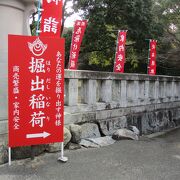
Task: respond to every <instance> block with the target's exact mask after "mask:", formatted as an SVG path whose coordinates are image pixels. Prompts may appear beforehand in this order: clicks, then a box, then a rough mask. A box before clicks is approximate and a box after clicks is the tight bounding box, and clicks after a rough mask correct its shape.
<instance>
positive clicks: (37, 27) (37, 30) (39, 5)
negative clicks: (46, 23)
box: [36, 0, 41, 36]
mask: <svg viewBox="0 0 180 180" xmlns="http://www.w3.org/2000/svg"><path fill="white" fill-rule="evenodd" d="M40 7H41V1H40V0H39V2H38V21H37V26H36V36H38V35H39V21H40Z"/></svg>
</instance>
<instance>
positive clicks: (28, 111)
mask: <svg viewBox="0 0 180 180" xmlns="http://www.w3.org/2000/svg"><path fill="white" fill-rule="evenodd" d="M8 45H9V50H8V53H9V58H8V59H9V62H8V69H9V73H8V76H9V78H8V84H9V87H8V88H9V90H8V91H9V95H8V96H9V146H10V147H16V146H27V145H35V144H46V143H54V142H63V123H64V119H63V118H64V115H63V114H64V113H63V112H64V109H63V108H64V39H60V38H44V37H43V38H42V37H40V38H39V37H30V36H15V35H9V44H8Z"/></svg>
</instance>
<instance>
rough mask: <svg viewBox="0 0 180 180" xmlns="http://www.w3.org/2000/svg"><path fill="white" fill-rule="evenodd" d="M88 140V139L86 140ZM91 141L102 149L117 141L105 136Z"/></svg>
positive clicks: (90, 139)
mask: <svg viewBox="0 0 180 180" xmlns="http://www.w3.org/2000/svg"><path fill="white" fill-rule="evenodd" d="M86 140H87V139H86ZM88 140H89V141H91V142H93V143H95V144H98V145H99V146H100V147H103V146H108V145H111V144H114V143H115V142H116V141H115V140H114V139H112V137H111V136H104V137H99V138H88Z"/></svg>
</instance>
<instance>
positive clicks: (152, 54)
mask: <svg viewBox="0 0 180 180" xmlns="http://www.w3.org/2000/svg"><path fill="white" fill-rule="evenodd" d="M149 43H150V49H149V66H148V68H149V69H148V74H149V75H156V45H157V41H156V40H150V42H149Z"/></svg>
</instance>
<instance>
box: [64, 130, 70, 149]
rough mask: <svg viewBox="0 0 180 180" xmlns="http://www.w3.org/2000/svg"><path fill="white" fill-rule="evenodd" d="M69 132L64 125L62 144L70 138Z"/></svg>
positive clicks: (65, 143) (66, 142)
mask: <svg viewBox="0 0 180 180" xmlns="http://www.w3.org/2000/svg"><path fill="white" fill-rule="evenodd" d="M71 137H72V136H71V132H70V131H69V130H68V129H67V128H66V127H64V146H66V145H67V144H68V143H69V142H70V140H71Z"/></svg>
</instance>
